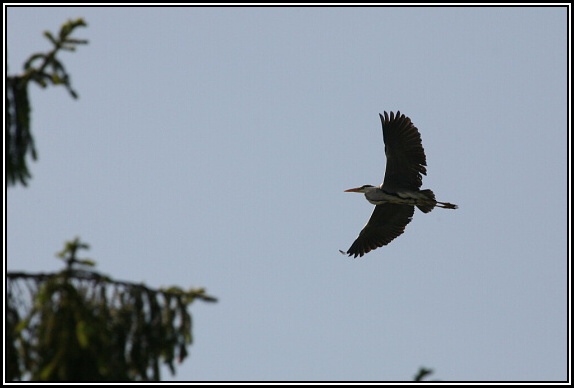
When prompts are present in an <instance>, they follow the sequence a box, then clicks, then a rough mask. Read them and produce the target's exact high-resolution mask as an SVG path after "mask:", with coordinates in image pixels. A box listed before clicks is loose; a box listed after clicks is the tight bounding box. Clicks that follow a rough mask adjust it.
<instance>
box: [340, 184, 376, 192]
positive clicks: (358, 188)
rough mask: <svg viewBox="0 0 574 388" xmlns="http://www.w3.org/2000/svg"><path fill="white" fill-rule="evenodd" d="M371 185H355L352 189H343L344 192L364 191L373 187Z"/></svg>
mask: <svg viewBox="0 0 574 388" xmlns="http://www.w3.org/2000/svg"><path fill="white" fill-rule="evenodd" d="M374 187H375V186H372V185H363V186H361V187H355V188H354V189H349V190H345V193H366V192H367V191H369V189H371V188H374Z"/></svg>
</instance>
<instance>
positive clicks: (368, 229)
mask: <svg viewBox="0 0 574 388" xmlns="http://www.w3.org/2000/svg"><path fill="white" fill-rule="evenodd" d="M414 212H415V208H414V206H411V205H396V204H391V203H386V204H383V205H377V206H375V210H374V211H373V214H372V215H371V218H370V219H369V222H367V225H365V227H364V228H363V230H361V233H359V237H357V239H356V240H355V242H354V243H353V245H351V247H350V248H349V250H348V251H347V254H348V255H349V256H354V257H357V256H363V255H364V254H365V253H367V252H370V251H372V250H373V249H377V248H379V247H382V246H384V245H387V244H388V243H390V242H391V241H393V240H394V239H395V238H397V237H398V236H400V235H401V234H403V232H404V231H405V227H406V226H407V224H408V223H409V222H411V219H412V218H413V214H414Z"/></svg>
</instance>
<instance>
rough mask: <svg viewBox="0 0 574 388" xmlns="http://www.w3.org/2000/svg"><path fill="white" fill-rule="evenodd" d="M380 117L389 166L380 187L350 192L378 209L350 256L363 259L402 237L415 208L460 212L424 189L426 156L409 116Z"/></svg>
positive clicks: (426, 211)
mask: <svg viewBox="0 0 574 388" xmlns="http://www.w3.org/2000/svg"><path fill="white" fill-rule="evenodd" d="M384 113H385V115H384V116H383V115H380V117H381V122H382V125H383V139H384V142H385V155H386V156H387V167H386V170H385V179H384V181H383V183H382V184H381V185H380V186H371V185H364V186H361V187H357V188H354V189H349V190H345V191H346V192H356V193H363V194H365V198H367V201H369V202H370V203H372V204H373V205H376V206H375V210H374V211H373V214H372V215H371V218H370V219H369V222H367V224H366V225H365V227H364V228H363V230H361V233H360V234H359V237H357V239H356V240H355V242H354V243H353V244H352V245H351V247H350V248H349V250H348V251H347V252H342V251H341V252H342V253H345V254H348V255H349V256H354V257H357V256H363V255H364V254H365V253H368V252H370V251H371V250H373V249H377V248H379V247H382V246H384V245H387V244H388V243H390V242H391V241H392V240H394V239H395V238H396V237H398V236H400V235H401V234H402V233H403V232H404V230H405V227H406V226H407V224H408V223H409V222H410V221H411V219H412V216H413V214H414V208H415V206H416V207H418V208H419V209H420V210H421V211H422V212H423V213H428V212H430V211H431V210H432V209H434V207H435V206H438V207H442V208H445V209H456V208H457V206H456V205H453V204H451V203H448V202H439V201H437V200H436V199H435V195H434V193H433V192H432V191H431V190H429V189H425V190H421V189H420V187H421V186H422V174H424V175H426V156H425V153H424V149H423V146H422V142H421V136H420V134H419V132H418V129H417V128H416V127H415V126H414V125H413V124H412V122H411V120H410V119H409V118H408V117H406V116H405V115H401V113H400V112H397V114H396V115H395V114H394V113H393V112H391V114H390V116H389V115H388V114H387V112H384Z"/></svg>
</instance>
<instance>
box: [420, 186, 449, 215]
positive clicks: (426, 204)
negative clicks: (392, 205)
mask: <svg viewBox="0 0 574 388" xmlns="http://www.w3.org/2000/svg"><path fill="white" fill-rule="evenodd" d="M420 194H422V195H423V196H424V197H426V198H425V199H424V200H421V201H420V203H417V207H418V208H419V210H420V211H422V212H423V213H428V212H430V211H431V210H432V209H434V207H435V206H438V207H442V208H444V209H457V208H458V206H457V205H455V204H452V203H449V202H438V201H437V200H436V198H435V196H434V193H433V192H432V190H429V189H426V190H421V191H420Z"/></svg>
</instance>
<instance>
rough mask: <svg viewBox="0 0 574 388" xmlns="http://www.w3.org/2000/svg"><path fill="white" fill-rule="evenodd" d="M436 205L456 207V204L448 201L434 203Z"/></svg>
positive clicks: (449, 207)
mask: <svg viewBox="0 0 574 388" xmlns="http://www.w3.org/2000/svg"><path fill="white" fill-rule="evenodd" d="M436 205H437V206H438V207H442V208H444V209H458V206H457V205H455V204H453V203H449V202H438V201H437V203H436Z"/></svg>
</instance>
